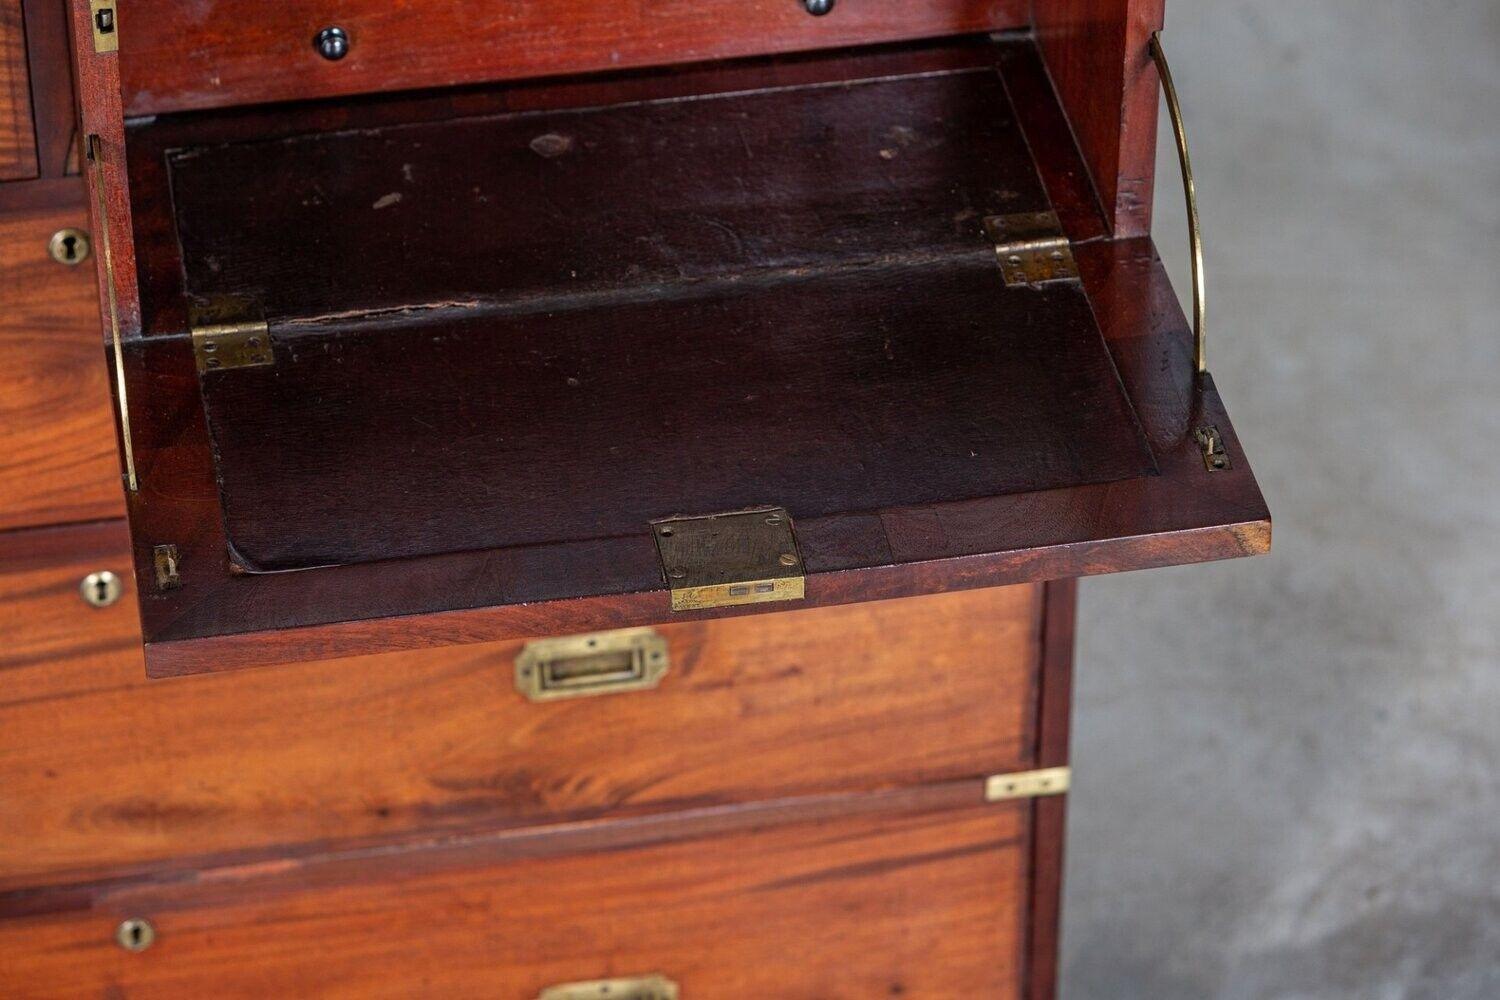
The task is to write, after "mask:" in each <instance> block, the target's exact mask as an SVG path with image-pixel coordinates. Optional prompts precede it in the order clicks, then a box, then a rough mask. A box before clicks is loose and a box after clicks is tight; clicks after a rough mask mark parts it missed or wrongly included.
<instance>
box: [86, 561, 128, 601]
mask: <svg viewBox="0 0 1500 1000" xmlns="http://www.w3.org/2000/svg"><path fill="white" fill-rule="evenodd" d="M121 586H122V585H121V583H120V578H119V577H118V576H115V574H113V573H111V572H110V571H109V570H107V569H102V570H99V571H98V572H97V573H90V574H89V575H88V576H86V577H84V578H83V582H82V583H80V584H79V585H78V593H79V595H80V596H82V597H83V600H84V602H85V603H86V604H88V605H90V606H91V607H95V608H107V607H109V606H110V605H111V604H113V603H115V602H116V601H118V600H119V599H120V591H121Z"/></svg>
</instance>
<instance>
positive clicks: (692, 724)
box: [0, 523, 1040, 888]
mask: <svg viewBox="0 0 1500 1000" xmlns="http://www.w3.org/2000/svg"><path fill="white" fill-rule="evenodd" d="M126 545H127V541H126V532H125V528H124V527H123V525H121V524H117V523H111V524H106V525H96V526H86V527H78V528H72V529H57V530H45V531H36V532H21V533H17V534H14V535H11V536H9V537H5V538H0V634H4V635H5V636H6V639H7V649H6V651H5V653H4V654H3V659H0V663H3V665H4V667H5V668H6V669H5V684H4V686H3V687H0V787H3V788H4V789H5V799H4V806H3V808H0V888H3V887H5V886H17V885H26V884H33V883H36V882H38V881H56V880H58V879H60V878H63V877H64V875H63V873H72V874H71V875H68V876H67V877H69V878H72V877H82V876H81V875H80V873H82V872H87V871H98V870H102V869H110V868H111V867H112V866H127V867H129V866H134V865H141V864H149V863H151V862H154V861H157V860H160V859H164V858H171V857H178V856H183V855H195V856H202V855H214V854H221V853H223V852H249V853H250V854H255V853H256V852H260V851H264V850H269V849H271V848H272V847H278V846H280V845H288V844H296V843H302V842H307V841H315V840H316V841H324V840H349V839H362V840H376V841H383V840H386V839H400V838H401V837H404V836H410V835H411V834H412V833H413V831H417V830H432V829H448V830H453V829H460V828H474V827H495V826H508V825H515V824H536V823H543V822H547V821H552V820H557V819H560V818H583V817H590V816H595V815H599V814H603V813H606V812H608V813H611V814H616V815H619V814H632V813H645V812H659V811H663V810H672V809H680V808H687V807H696V806H710V805H719V804H732V803H736V802H745V801H751V800H759V799H767V798H779V797H784V796H800V795H821V794H830V793H843V792H847V791H858V790H861V789H876V788H884V787H891V786H905V785H910V784H916V783H921V782H935V781H943V780H948V779H956V778H967V777H974V776H980V775H984V774H988V773H992V772H997V771H1007V770H1017V769H1023V768H1026V767H1029V766H1031V765H1032V761H1033V758H1034V747H1033V735H1032V732H1033V725H1032V723H1033V718H1032V717H1033V712H1034V699H1035V694H1034V692H1035V679H1036V669H1037V650H1038V617H1039V601H1040V588H1038V587H1015V588H1007V589H999V590H988V591H971V592H964V593H955V594H947V595H937V596H932V597H922V598H908V599H903V600H898V601H886V602H877V603H873V604H867V605H856V606H849V607H838V608H828V609H818V610H803V611H791V612H786V613H779V614H775V615H768V616H756V617H748V618H733V619H721V620H717V621H711V622H708V621H705V622H690V623H681V624H677V625H668V626H663V627H661V628H659V632H660V633H661V634H662V635H663V636H665V637H666V639H667V641H668V645H669V649H670V654H671V670H670V672H669V673H668V674H667V675H666V677H665V678H664V679H663V680H662V682H661V684H660V686H659V687H658V688H657V689H656V690H651V691H636V692H631V693H625V694H616V695H605V696H595V697H586V698H576V699H569V700H563V701H553V702H540V703H533V702H531V701H528V700H527V699H526V698H525V697H523V696H522V695H521V694H519V693H518V692H517V690H516V688H515V678H514V666H513V664H514V660H515V658H516V655H517V653H518V652H519V651H520V650H521V648H522V643H519V642H504V643H493V644H486V645H472V646H458V647H450V648H447V649H442V650H429V651H420V652H411V653H399V654H384V655H380V656H369V657H362V658H357V659H346V660H330V661H322V662H318V663H304V664H292V665H288V666H286V667H284V668H283V667H271V668H264V669H257V670H248V671H239V672H234V673H227V674H202V675H196V676H192V677H183V678H173V679H168V680H157V681H148V680H146V678H145V676H144V672H143V666H142V662H141V653H140V647H139V634H138V631H137V626H136V618H135V608H134V607H132V603H133V600H132V595H130V594H129V593H127V597H126V599H125V600H122V601H121V602H120V603H119V604H117V605H115V606H113V607H110V608H106V609H103V610H94V609H91V608H89V607H87V606H86V605H85V604H84V603H83V601H82V600H80V598H79V596H78V592H77V585H78V581H79V580H80V579H81V578H82V577H83V576H84V575H85V574H87V573H88V572H90V571H92V570H96V569H106V568H107V569H112V570H113V571H114V572H116V573H118V574H119V575H120V576H121V577H122V578H125V579H126V581H127V584H126V585H127V587H130V586H131V584H130V583H129V581H128V578H129V575H130V574H129V572H128V567H129V561H128V556H127V548H126Z"/></svg>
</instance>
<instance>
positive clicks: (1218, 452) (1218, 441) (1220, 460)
mask: <svg viewBox="0 0 1500 1000" xmlns="http://www.w3.org/2000/svg"><path fill="white" fill-rule="evenodd" d="M1193 437H1194V438H1196V439H1197V441H1198V447H1199V448H1200V449H1201V450H1202V451H1203V467H1204V468H1205V469H1207V470H1208V471H1209V472H1223V471H1225V470H1226V469H1228V468H1229V452H1227V451H1225V450H1224V436H1223V435H1222V434H1220V433H1219V429H1218V428H1217V427H1200V428H1198V429H1197V430H1196V431H1194V432H1193Z"/></svg>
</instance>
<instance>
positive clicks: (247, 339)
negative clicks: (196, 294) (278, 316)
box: [188, 295, 276, 373]
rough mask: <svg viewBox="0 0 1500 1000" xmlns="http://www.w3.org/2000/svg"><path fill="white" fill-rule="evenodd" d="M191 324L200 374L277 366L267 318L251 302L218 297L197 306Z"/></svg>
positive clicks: (189, 317)
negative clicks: (232, 369) (260, 366)
mask: <svg viewBox="0 0 1500 1000" xmlns="http://www.w3.org/2000/svg"><path fill="white" fill-rule="evenodd" d="M188 322H189V323H190V324H191V325H192V328H193V357H194V358H195V359H196V360H197V362H198V371H199V373H205V372H220V371H226V370H228V369H230V368H250V367H254V366H257V365H269V364H274V363H275V360H276V356H275V355H274V354H273V353H272V351H271V331H270V328H269V327H268V326H267V325H266V317H265V314H264V313H262V312H261V310H260V306H259V305H257V304H256V303H255V302H253V301H251V300H250V299H247V298H244V297H242V296H238V295H219V296H215V297H213V298H211V299H206V300H203V301H199V302H194V303H193V304H192V306H191V307H190V310H189V316H188Z"/></svg>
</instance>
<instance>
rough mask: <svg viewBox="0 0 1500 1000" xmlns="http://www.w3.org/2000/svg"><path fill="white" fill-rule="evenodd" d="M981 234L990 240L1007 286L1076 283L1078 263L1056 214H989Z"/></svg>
mask: <svg viewBox="0 0 1500 1000" xmlns="http://www.w3.org/2000/svg"><path fill="white" fill-rule="evenodd" d="M984 231H985V234H986V235H988V236H989V238H990V239H991V240H992V241H994V244H995V258H996V259H997V260H998V261H999V262H1000V273H1001V274H1002V275H1003V276H1004V277H1005V284H1006V286H1007V287H1009V286H1013V285H1044V284H1047V283H1049V282H1053V281H1074V280H1077V278H1078V264H1077V263H1076V262H1075V261H1074V260H1073V249H1072V247H1070V246H1069V245H1068V238H1067V236H1065V235H1064V234H1063V229H1062V222H1061V221H1059V220H1058V218H1057V213H1056V212H1021V213H1019V214H1016V215H991V216H988V217H987V218H986V219H985V220H984Z"/></svg>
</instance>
